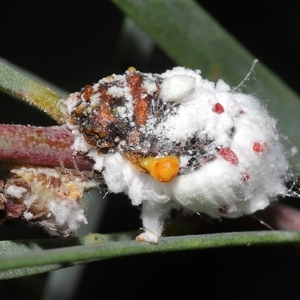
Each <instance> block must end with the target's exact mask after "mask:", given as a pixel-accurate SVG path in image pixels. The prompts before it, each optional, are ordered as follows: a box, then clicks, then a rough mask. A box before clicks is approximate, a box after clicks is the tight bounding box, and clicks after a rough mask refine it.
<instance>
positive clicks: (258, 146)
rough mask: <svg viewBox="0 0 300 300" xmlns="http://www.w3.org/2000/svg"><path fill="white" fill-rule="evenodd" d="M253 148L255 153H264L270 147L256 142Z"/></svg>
mask: <svg viewBox="0 0 300 300" xmlns="http://www.w3.org/2000/svg"><path fill="white" fill-rule="evenodd" d="M252 148H253V150H254V151H255V152H264V151H266V150H267V148H268V146H267V143H259V142H255V143H254V144H253V147H252Z"/></svg>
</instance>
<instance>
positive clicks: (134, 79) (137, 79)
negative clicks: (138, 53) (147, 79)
mask: <svg viewBox="0 0 300 300" xmlns="http://www.w3.org/2000/svg"><path fill="white" fill-rule="evenodd" d="M127 83H128V85H129V87H130V93H131V95H132V97H133V99H134V104H135V106H134V115H135V118H136V124H137V126H142V125H145V124H146V121H147V118H148V110H149V96H148V95H147V91H146V89H145V88H144V87H143V86H142V84H143V77H142V76H141V75H140V74H138V73H133V74H132V75H130V76H128V78H127Z"/></svg>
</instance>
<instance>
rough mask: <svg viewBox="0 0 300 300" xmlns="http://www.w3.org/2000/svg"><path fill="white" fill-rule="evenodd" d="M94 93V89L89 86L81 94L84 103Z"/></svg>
mask: <svg viewBox="0 0 300 300" xmlns="http://www.w3.org/2000/svg"><path fill="white" fill-rule="evenodd" d="M94 93H95V91H94V88H93V87H92V86H91V85H88V86H87V87H86V88H85V90H84V92H83V98H84V100H85V101H89V100H90V98H91V96H92V95H93V94H94Z"/></svg>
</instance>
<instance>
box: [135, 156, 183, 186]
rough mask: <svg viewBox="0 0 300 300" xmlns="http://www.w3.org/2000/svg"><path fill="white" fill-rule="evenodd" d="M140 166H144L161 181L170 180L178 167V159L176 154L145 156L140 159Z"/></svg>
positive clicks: (177, 170)
mask: <svg viewBox="0 0 300 300" xmlns="http://www.w3.org/2000/svg"><path fill="white" fill-rule="evenodd" d="M140 165H141V167H143V168H145V169H146V170H147V171H148V172H149V174H150V175H151V176H152V177H153V178H154V179H156V180H158V181H161V182H170V181H172V180H173V179H174V178H175V176H176V175H177V173H178V172H179V168H180V161H179V158H178V157H177V156H174V155H172V156H164V157H151V156H148V157H145V158H141V159H140Z"/></svg>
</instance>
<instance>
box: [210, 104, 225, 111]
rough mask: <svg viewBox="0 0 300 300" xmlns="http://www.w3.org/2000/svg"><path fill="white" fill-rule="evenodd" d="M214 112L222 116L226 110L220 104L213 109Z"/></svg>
mask: <svg viewBox="0 0 300 300" xmlns="http://www.w3.org/2000/svg"><path fill="white" fill-rule="evenodd" d="M213 111H214V112H215V113H217V114H222V113H223V112H224V111H225V110H224V107H223V105H222V104H220V103H217V104H216V105H215V106H214V108H213Z"/></svg>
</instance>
